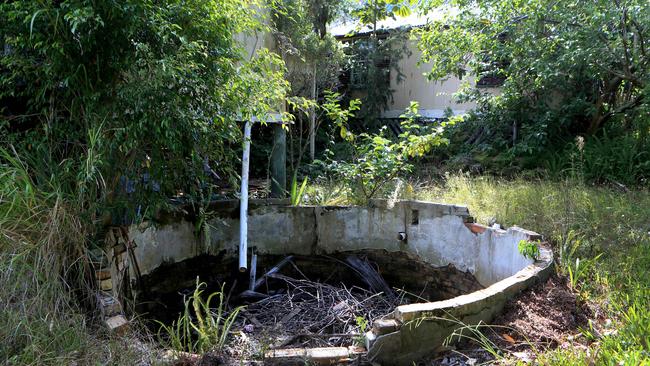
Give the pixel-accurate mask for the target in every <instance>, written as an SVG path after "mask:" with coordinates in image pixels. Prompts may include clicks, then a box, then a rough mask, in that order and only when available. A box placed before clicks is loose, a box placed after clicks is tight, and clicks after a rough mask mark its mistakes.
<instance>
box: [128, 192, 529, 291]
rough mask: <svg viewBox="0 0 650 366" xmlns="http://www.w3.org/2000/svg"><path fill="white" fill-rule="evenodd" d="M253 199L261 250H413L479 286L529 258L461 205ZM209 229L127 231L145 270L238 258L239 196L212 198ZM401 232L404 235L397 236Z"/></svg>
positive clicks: (513, 234) (255, 242)
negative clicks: (474, 221) (204, 258)
mask: <svg viewBox="0 0 650 366" xmlns="http://www.w3.org/2000/svg"><path fill="white" fill-rule="evenodd" d="M265 202H266V201H264V200H253V201H251V208H250V210H249V221H248V223H249V226H248V245H249V247H254V248H256V250H257V251H258V252H259V253H261V254H289V253H292V254H301V255H310V254H327V253H332V252H337V251H347V250H362V249H386V250H388V251H403V252H407V253H411V254H414V255H417V256H418V257H420V258H421V259H422V260H424V261H425V262H427V263H429V264H431V265H433V266H436V267H442V266H447V265H449V264H452V265H453V266H455V267H456V268H457V269H458V270H460V271H463V272H465V271H469V272H470V273H472V274H473V275H474V276H475V277H476V278H477V280H478V281H479V282H480V283H481V284H482V285H483V286H489V285H491V284H493V283H495V282H497V281H499V280H502V279H504V278H506V277H508V276H511V275H512V274H514V273H516V272H517V271H519V270H521V269H522V268H524V267H526V266H527V265H529V264H530V263H532V261H531V260H529V259H526V258H524V257H523V256H522V255H521V254H520V253H519V251H518V249H517V244H518V242H519V240H521V239H524V238H526V237H527V236H526V235H527V234H526V233H524V231H521V230H520V229H509V230H508V231H503V230H496V229H491V228H484V227H483V228H482V229H481V230H482V232H474V231H472V230H471V229H470V228H468V226H467V225H468V224H466V221H468V218H469V211H468V210H467V208H466V207H463V206H455V205H446V204H437V203H430V202H420V201H397V202H393V203H392V204H391V203H389V202H388V201H383V200H377V201H373V202H371V204H370V205H369V207H357V206H337V207H325V206H300V207H294V206H288V205H281V204H267V203H265ZM214 206H215V210H214V211H213V213H212V214H211V218H210V219H209V221H208V223H209V228H210V229H209V233H208V235H207V236H206V233H205V232H204V231H202V232H201V234H200V235H196V233H195V231H196V230H195V224H194V223H192V222H190V221H187V220H185V219H179V220H177V221H175V222H172V223H168V224H164V225H155V224H151V223H144V224H141V225H133V226H131V228H130V229H129V236H130V238H131V239H132V240H133V241H134V242H135V243H136V247H135V256H136V258H137V260H138V267H139V268H140V272H141V274H142V275H145V274H148V273H150V272H151V271H153V270H154V269H156V268H157V267H159V266H160V265H161V264H163V263H166V262H179V261H182V260H185V259H188V258H192V257H195V256H197V255H199V254H202V253H208V254H218V253H225V254H226V255H227V256H236V255H237V250H238V243H239V217H238V213H239V207H238V204H237V202H236V201H225V202H223V203H221V204H220V203H216V204H215V205H214ZM400 232H404V233H406V236H407V237H406V240H403V241H402V240H400V239H399V238H398V235H399V233H400Z"/></svg>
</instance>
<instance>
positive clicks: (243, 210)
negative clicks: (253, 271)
mask: <svg viewBox="0 0 650 366" xmlns="http://www.w3.org/2000/svg"><path fill="white" fill-rule="evenodd" d="M252 125H253V122H252V121H246V125H245V126H244V154H243V157H242V164H241V193H240V195H239V202H240V203H239V271H240V272H246V270H247V269H248V167H249V165H250V157H251V128H252Z"/></svg>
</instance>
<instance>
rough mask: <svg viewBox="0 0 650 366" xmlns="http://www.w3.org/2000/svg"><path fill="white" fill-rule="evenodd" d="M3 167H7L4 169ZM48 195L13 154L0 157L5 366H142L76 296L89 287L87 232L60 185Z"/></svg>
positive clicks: (0, 344)
mask: <svg viewBox="0 0 650 366" xmlns="http://www.w3.org/2000/svg"><path fill="white" fill-rule="evenodd" d="M3 162H4V163H3ZM47 191H48V192H49V193H45V192H44V191H43V190H40V189H39V188H38V187H37V186H36V185H35V184H34V183H33V181H32V180H31V178H30V175H29V174H28V171H27V168H26V167H25V166H24V165H23V164H22V162H21V161H19V160H18V159H16V158H14V157H12V156H11V155H9V154H6V153H3V156H2V157H0V363H3V364H8V365H69V364H82V365H87V364H118V365H119V364H124V365H132V364H136V363H139V362H140V361H141V359H142V357H146V355H145V353H143V352H141V351H138V350H136V349H135V348H134V347H133V341H132V340H128V339H127V340H124V339H122V340H121V339H113V338H111V337H110V336H108V335H105V334H102V331H101V330H100V329H99V328H97V327H93V325H92V324H91V321H89V318H88V317H87V316H86V315H85V314H84V312H83V311H82V310H81V309H80V308H79V307H78V304H79V301H78V300H77V299H76V298H74V299H73V297H76V294H83V293H84V291H83V290H84V289H83V288H82V287H83V286H84V284H88V281H87V278H88V277H87V271H86V270H85V269H86V268H88V262H87V258H88V256H87V255H86V247H87V245H86V240H87V239H86V231H85V228H84V226H83V224H82V223H81V221H80V220H79V215H78V211H77V209H76V208H75V207H73V206H71V205H70V203H69V202H70V201H69V200H66V199H65V197H64V196H63V194H61V193H60V191H59V190H58V189H57V188H56V186H55V185H54V184H52V185H51V186H50V187H48V190H47Z"/></svg>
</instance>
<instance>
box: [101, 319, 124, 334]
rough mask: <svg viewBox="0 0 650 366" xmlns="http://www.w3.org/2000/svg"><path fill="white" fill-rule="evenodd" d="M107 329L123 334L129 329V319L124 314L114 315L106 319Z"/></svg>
mask: <svg viewBox="0 0 650 366" xmlns="http://www.w3.org/2000/svg"><path fill="white" fill-rule="evenodd" d="M106 326H107V327H108V330H110V331H111V332H112V333H115V334H119V335H121V334H124V333H125V332H126V331H127V330H128V329H129V321H128V320H126V317H124V315H115V316H112V317H110V318H108V319H106Z"/></svg>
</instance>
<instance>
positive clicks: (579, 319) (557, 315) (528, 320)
mask: <svg viewBox="0 0 650 366" xmlns="http://www.w3.org/2000/svg"><path fill="white" fill-rule="evenodd" d="M590 313H591V312H590V310H589V309H588V308H587V306H584V305H581V304H579V303H578V301H577V299H576V296H575V294H574V293H573V291H572V290H571V289H570V288H569V286H568V284H567V281H566V279H565V278H560V277H557V276H552V277H551V278H549V279H548V280H547V281H546V282H544V283H541V284H538V285H537V286H534V287H532V288H530V289H528V290H525V291H523V292H522V293H521V294H519V296H517V297H515V298H513V299H511V300H510V301H508V303H506V306H505V307H504V309H503V312H502V313H501V315H499V316H498V317H497V318H496V319H495V320H494V321H493V322H492V324H491V325H493V326H492V327H491V328H490V330H487V329H486V330H485V331H484V334H485V335H486V336H487V337H488V338H489V340H490V341H491V342H492V343H494V345H495V346H496V348H498V349H499V350H501V351H502V352H501V353H502V354H504V355H508V354H509V355H510V356H511V357H514V358H515V359H518V360H520V361H523V362H524V363H528V362H532V361H533V359H534V354H533V353H532V352H531V346H534V347H536V348H538V349H543V348H555V347H558V346H562V345H563V344H566V342H567V339H570V338H569V337H571V336H574V335H575V334H576V333H578V332H579V329H580V328H581V327H587V326H588V325H587V324H588V319H589V317H590ZM493 359H494V358H493V357H492V356H491V355H490V354H489V353H488V352H486V351H485V350H484V349H482V348H481V347H480V346H479V345H478V344H476V343H473V342H464V343H461V344H458V345H457V346H456V349H455V350H453V351H449V352H446V353H443V354H441V355H439V356H438V357H436V358H435V359H433V360H429V361H423V362H421V363H419V364H418V365H426V366H429V365H436V366H440V365H444V366H468V365H478V364H482V363H485V362H487V361H490V360H493Z"/></svg>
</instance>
